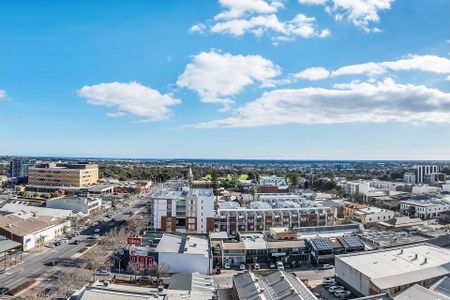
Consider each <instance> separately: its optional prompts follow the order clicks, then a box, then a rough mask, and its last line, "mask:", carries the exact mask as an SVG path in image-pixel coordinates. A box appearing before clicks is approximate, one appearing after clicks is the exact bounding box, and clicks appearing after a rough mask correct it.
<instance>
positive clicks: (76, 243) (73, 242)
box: [70, 240, 80, 245]
mask: <svg viewBox="0 0 450 300" xmlns="http://www.w3.org/2000/svg"><path fill="white" fill-rule="evenodd" d="M79 243H80V241H79V240H74V241H72V242H71V243H70V244H72V245H78V244H79Z"/></svg>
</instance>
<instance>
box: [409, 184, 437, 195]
mask: <svg viewBox="0 0 450 300" xmlns="http://www.w3.org/2000/svg"><path fill="white" fill-rule="evenodd" d="M441 191H442V188H441V187H440V186H433V185H428V184H416V185H414V186H413V187H412V190H411V192H412V193H413V194H435V193H439V192H441Z"/></svg>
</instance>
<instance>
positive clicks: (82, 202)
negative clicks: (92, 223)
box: [45, 196, 102, 215]
mask: <svg viewBox="0 0 450 300" xmlns="http://www.w3.org/2000/svg"><path fill="white" fill-rule="evenodd" d="M45 206H46V207H48V208H58V209H65V210H71V211H73V212H74V213H83V214H85V215H92V214H94V213H96V212H98V211H100V210H101V208H102V199H101V198H97V197H96V198H91V197H76V196H71V197H58V198H52V199H47V201H46V204H45Z"/></svg>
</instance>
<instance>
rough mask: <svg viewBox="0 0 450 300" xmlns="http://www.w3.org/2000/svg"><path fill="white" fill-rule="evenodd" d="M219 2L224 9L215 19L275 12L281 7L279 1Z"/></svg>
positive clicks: (241, 0)
mask: <svg viewBox="0 0 450 300" xmlns="http://www.w3.org/2000/svg"><path fill="white" fill-rule="evenodd" d="M219 4H220V5H221V6H222V7H223V8H224V9H225V10H224V11H222V12H221V13H219V14H218V15H216V16H215V17H214V19H216V20H223V19H225V20H228V19H235V18H240V17H243V16H245V15H246V14H249V13H250V14H253V13H259V14H270V13H276V12H277V11H278V9H279V8H282V7H283V3H282V2H281V1H265V0H219Z"/></svg>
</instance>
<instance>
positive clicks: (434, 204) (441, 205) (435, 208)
mask: <svg viewBox="0 0 450 300" xmlns="http://www.w3.org/2000/svg"><path fill="white" fill-rule="evenodd" d="M447 211H450V200H448V199H437V198H433V199H428V200H419V199H410V200H406V201H401V202H400V213H401V214H402V215H403V216H409V217H416V218H421V219H422V220H426V219H435V218H437V217H438V215H439V214H440V213H443V212H447Z"/></svg>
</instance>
